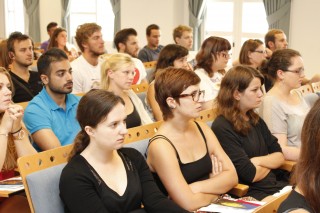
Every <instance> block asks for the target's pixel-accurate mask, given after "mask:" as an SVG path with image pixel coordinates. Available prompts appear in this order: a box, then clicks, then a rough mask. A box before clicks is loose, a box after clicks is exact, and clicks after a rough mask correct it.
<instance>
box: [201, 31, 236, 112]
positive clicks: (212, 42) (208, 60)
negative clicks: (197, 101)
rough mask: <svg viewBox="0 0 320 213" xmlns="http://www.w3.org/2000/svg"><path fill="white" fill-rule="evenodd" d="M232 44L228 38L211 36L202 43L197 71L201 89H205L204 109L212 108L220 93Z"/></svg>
mask: <svg viewBox="0 0 320 213" xmlns="http://www.w3.org/2000/svg"><path fill="white" fill-rule="evenodd" d="M230 49H231V45H230V43H229V41H228V40H227V39H224V38H220V37H215V36H211V37H209V38H207V39H206V40H205V41H204V42H203V43H202V45H201V49H200V51H199V52H198V54H197V56H196V61H197V65H196V67H195V73H196V74H197V75H198V76H199V78H200V79H201V82H200V89H201V90H204V91H205V96H204V104H203V109H209V108H212V105H213V99H215V97H216V96H217V95H218V91H219V89H220V82H221V80H222V78H223V76H224V75H225V70H224V69H225V68H226V67H227V63H228V61H229V59H230V54H229V50H230Z"/></svg>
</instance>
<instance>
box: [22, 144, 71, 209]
mask: <svg viewBox="0 0 320 213" xmlns="http://www.w3.org/2000/svg"><path fill="white" fill-rule="evenodd" d="M72 147H73V145H72V144H71V145H67V146H62V147H58V148H55V149H51V150H47V151H44V152H40V153H37V154H34V155H29V156H23V157H21V158H19V159H18V166H19V170H20V175H21V177H22V181H23V185H24V187H25V192H26V194H27V198H28V202H29V205H30V209H31V212H46V213H60V212H61V213H62V212H64V207H63V203H62V201H61V199H60V197H59V180H60V175H61V171H62V169H63V168H64V166H65V164H66V163H67V160H68V156H69V153H70V152H71V150H72Z"/></svg>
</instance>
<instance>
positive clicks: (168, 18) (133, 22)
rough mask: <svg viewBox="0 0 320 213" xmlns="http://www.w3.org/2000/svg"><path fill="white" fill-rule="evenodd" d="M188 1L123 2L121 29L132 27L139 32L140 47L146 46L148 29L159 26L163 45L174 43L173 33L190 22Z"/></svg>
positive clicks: (143, 0)
mask: <svg viewBox="0 0 320 213" xmlns="http://www.w3.org/2000/svg"><path fill="white" fill-rule="evenodd" d="M188 17H189V12H188V1H187V0H134V1H133V0H121V28H127V27H132V28H134V29H136V30H137V32H138V39H139V45H140V47H141V48H142V47H143V46H144V45H146V36H145V35H146V28H147V26H148V25H150V24H157V25H159V27H160V29H161V42H160V43H161V44H162V45H166V44H169V43H173V38H172V31H173V29H174V28H175V27H176V26H178V25H179V24H188V22H189V18H188Z"/></svg>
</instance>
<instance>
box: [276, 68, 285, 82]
mask: <svg viewBox="0 0 320 213" xmlns="http://www.w3.org/2000/svg"><path fill="white" fill-rule="evenodd" d="M284 73H285V72H284V71H283V70H277V77H278V78H279V79H280V80H283V79H284Z"/></svg>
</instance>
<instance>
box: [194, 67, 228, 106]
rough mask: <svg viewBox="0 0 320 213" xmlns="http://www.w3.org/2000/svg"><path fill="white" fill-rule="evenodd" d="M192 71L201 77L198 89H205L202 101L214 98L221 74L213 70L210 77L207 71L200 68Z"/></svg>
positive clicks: (218, 87)
mask: <svg viewBox="0 0 320 213" xmlns="http://www.w3.org/2000/svg"><path fill="white" fill-rule="evenodd" d="M194 72H195V73H196V74H197V75H198V76H199V78H200V79H201V82H200V90H204V91H205V94H204V101H205V102H207V101H210V100H213V99H215V98H216V97H217V95H218V92H219V90H220V83H221V80H222V78H223V75H222V74H221V73H218V72H215V73H214V76H213V77H212V78H210V77H209V75H208V73H207V72H206V71H205V70H204V69H202V68H200V69H196V70H195V71H194Z"/></svg>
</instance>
